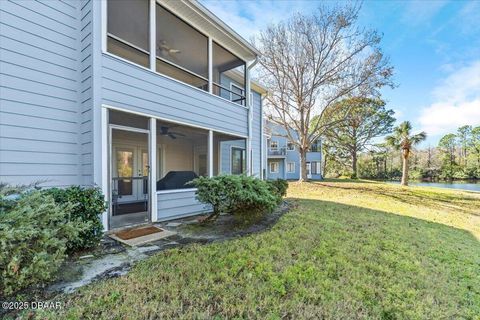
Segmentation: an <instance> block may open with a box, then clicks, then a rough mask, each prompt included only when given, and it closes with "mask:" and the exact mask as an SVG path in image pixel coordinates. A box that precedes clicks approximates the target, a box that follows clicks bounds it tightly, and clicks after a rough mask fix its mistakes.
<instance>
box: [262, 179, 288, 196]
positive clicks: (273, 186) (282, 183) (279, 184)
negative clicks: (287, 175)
mask: <svg viewBox="0 0 480 320" xmlns="http://www.w3.org/2000/svg"><path fill="white" fill-rule="evenodd" d="M267 183H268V187H269V188H270V191H271V192H273V193H274V194H275V196H276V197H277V201H278V202H281V201H282V198H283V197H285V196H286V195H287V189H288V181H287V180H284V179H277V180H268V181H267Z"/></svg>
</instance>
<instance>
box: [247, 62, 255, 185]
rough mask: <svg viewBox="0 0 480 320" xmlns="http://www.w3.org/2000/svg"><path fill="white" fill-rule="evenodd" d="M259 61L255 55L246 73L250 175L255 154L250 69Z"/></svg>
mask: <svg viewBox="0 0 480 320" xmlns="http://www.w3.org/2000/svg"><path fill="white" fill-rule="evenodd" d="M257 63H258V57H255V60H254V61H253V62H252V63H250V65H248V66H247V74H246V82H247V83H246V85H245V87H246V88H245V95H246V101H247V107H248V142H247V150H248V175H252V173H253V154H252V136H253V107H252V101H251V99H250V91H251V89H250V88H251V83H250V70H251V69H252V68H253V67H254V66H255V65H256V64H257Z"/></svg>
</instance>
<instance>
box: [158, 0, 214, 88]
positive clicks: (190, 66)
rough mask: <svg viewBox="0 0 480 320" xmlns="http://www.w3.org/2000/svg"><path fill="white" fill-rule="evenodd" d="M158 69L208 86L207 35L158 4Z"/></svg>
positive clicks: (205, 86)
mask: <svg viewBox="0 0 480 320" xmlns="http://www.w3.org/2000/svg"><path fill="white" fill-rule="evenodd" d="M156 29H157V30H156V43H157V47H156V49H155V53H156V58H157V59H156V70H157V72H160V73H162V74H165V75H167V76H169V77H172V78H174V79H177V80H180V81H182V82H185V83H188V84H190V85H192V86H194V87H197V88H200V89H202V90H205V91H207V90H208V38H207V37H206V36H205V35H203V34H202V33H200V32H199V31H197V30H196V29H195V28H193V27H191V26H190V25H189V24H187V23H186V22H184V21H183V20H181V19H180V18H178V17H177V16H175V15H174V14H173V13H171V12H170V11H168V10H166V9H165V8H163V7H162V6H161V5H159V4H157V6H156Z"/></svg>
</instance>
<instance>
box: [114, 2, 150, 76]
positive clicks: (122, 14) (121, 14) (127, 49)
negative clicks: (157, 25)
mask: <svg viewBox="0 0 480 320" xmlns="http://www.w3.org/2000/svg"><path fill="white" fill-rule="evenodd" d="M107 15H108V19H107V50H108V52H111V53H113V54H115V55H117V56H120V57H122V58H124V59H127V60H130V61H132V62H134V63H137V64H140V65H142V66H144V67H148V65H149V52H150V48H149V1H148V0H122V1H118V0H108V2H107Z"/></svg>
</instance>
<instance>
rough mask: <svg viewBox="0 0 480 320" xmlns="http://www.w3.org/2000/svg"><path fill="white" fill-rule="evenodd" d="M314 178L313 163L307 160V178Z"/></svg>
mask: <svg viewBox="0 0 480 320" xmlns="http://www.w3.org/2000/svg"><path fill="white" fill-rule="evenodd" d="M311 178H312V164H311V163H310V162H307V179H311Z"/></svg>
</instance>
